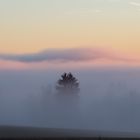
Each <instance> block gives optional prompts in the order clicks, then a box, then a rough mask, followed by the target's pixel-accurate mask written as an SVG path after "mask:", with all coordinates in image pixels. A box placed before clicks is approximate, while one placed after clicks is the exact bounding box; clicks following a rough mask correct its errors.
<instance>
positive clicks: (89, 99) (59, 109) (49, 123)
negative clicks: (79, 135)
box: [0, 69, 140, 132]
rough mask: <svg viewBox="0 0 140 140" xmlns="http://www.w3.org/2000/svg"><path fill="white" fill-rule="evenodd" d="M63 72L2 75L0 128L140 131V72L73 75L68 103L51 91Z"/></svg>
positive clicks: (108, 71) (86, 71)
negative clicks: (73, 92) (74, 89)
mask: <svg viewBox="0 0 140 140" xmlns="http://www.w3.org/2000/svg"><path fill="white" fill-rule="evenodd" d="M63 72H65V71H63V70H61V71H58V70H57V71H55V70H46V71H1V72H0V125H16V126H34V127H47V128H73V129H75V128H76V129H93V130H110V131H128V132H139V131H140V125H139V121H140V109H139V107H140V85H139V83H140V70H138V69H120V70H113V69H112V70H101V69H98V70H97V69H96V70H95V69H93V70H83V71H80V70H73V71H71V72H72V74H73V75H74V76H75V77H76V78H77V79H78V80H79V82H80V93H79V94H78V96H73V97H72V98H71V97H70V96H68V97H67V96H65V97H62V96H59V95H58V94H57V92H56V90H55V85H56V82H57V80H58V79H59V78H60V76H61V74H63Z"/></svg>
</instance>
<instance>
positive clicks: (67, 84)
mask: <svg viewBox="0 0 140 140" xmlns="http://www.w3.org/2000/svg"><path fill="white" fill-rule="evenodd" d="M56 89H57V90H58V91H59V92H62V93H65V92H66V93H78V92H79V90H80V89H79V82H78V80H77V79H76V78H75V77H74V76H73V75H72V74H71V73H64V74H63V75H61V79H59V80H58V81H57V85H56Z"/></svg>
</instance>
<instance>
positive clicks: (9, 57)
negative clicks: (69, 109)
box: [0, 0, 140, 70]
mask: <svg viewBox="0 0 140 140" xmlns="http://www.w3.org/2000/svg"><path fill="white" fill-rule="evenodd" d="M139 35H140V1H139V0H59V1H58V0H12V1H11V0H0V69H8V70H9V69H32V68H36V69H38V68H41V69H44V68H48V67H56V64H58V65H59V66H58V65H57V67H69V66H70V67H73V68H77V67H78V68H79V67H81V66H82V67H83V68H84V67H85V66H86V67H96V66H117V67H118V66H130V67H133V66H136V67H139V62H140V56H139V53H140V41H139ZM66 62H67V63H66Z"/></svg>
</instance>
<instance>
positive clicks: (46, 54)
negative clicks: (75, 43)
mask: <svg viewBox="0 0 140 140" xmlns="http://www.w3.org/2000/svg"><path fill="white" fill-rule="evenodd" d="M0 59H1V60H7V61H17V62H24V63H31V62H34V63H36V62H42V61H59V62H69V61H90V60H96V59H108V60H117V61H130V60H129V59H127V58H124V57H120V56H117V55H115V54H114V53H113V52H109V51H107V50H104V49H99V48H94V49H93V48H72V49H49V50H44V51H42V52H38V53H34V54H20V55H19V54H15V55H13V54H0Z"/></svg>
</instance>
